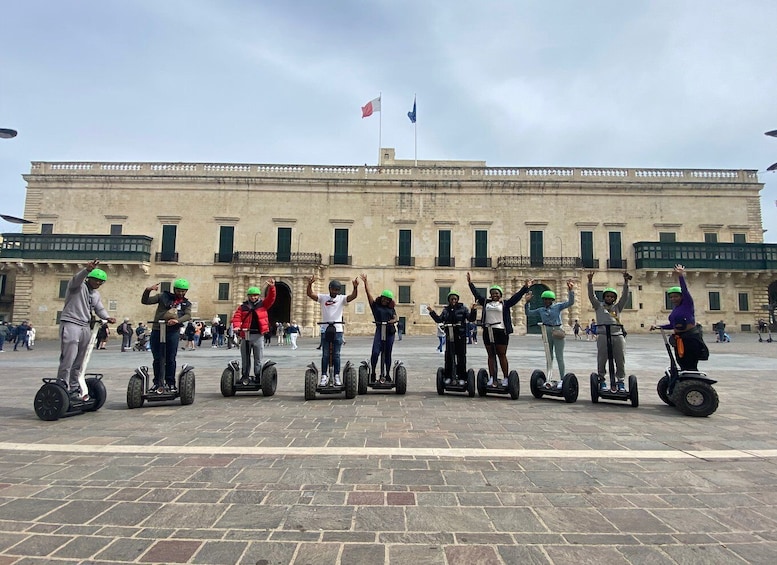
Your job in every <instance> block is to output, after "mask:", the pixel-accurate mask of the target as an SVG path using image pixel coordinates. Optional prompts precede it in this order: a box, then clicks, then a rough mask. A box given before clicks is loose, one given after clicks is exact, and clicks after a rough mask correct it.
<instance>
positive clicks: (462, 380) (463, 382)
mask: <svg viewBox="0 0 777 565" xmlns="http://www.w3.org/2000/svg"><path fill="white" fill-rule="evenodd" d="M465 384H467V381H465V380H464V379H459V386H464V385H465Z"/></svg>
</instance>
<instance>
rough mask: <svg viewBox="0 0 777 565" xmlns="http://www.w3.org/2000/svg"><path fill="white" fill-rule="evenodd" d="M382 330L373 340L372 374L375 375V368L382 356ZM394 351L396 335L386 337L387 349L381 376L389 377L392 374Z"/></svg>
mask: <svg viewBox="0 0 777 565" xmlns="http://www.w3.org/2000/svg"><path fill="white" fill-rule="evenodd" d="M380 334H381V331H380V328H378V329H377V331H376V332H375V337H374V338H373V339H372V357H370V364H371V365H372V374H373V375H375V374H376V373H375V367H376V366H377V364H378V357H379V356H380V346H381V343H382V340H381V339H380ZM392 349H394V334H391V335H386V349H385V350H384V351H383V366H382V367H381V368H380V376H388V375H390V374H391V350H392Z"/></svg>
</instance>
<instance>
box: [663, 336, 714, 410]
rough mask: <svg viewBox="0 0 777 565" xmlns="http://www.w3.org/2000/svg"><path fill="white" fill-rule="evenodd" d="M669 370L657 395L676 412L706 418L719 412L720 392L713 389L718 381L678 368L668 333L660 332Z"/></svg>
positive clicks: (698, 372)
mask: <svg viewBox="0 0 777 565" xmlns="http://www.w3.org/2000/svg"><path fill="white" fill-rule="evenodd" d="M661 337H662V338H663V340H664V346H665V347H666V352H667V354H668V355H669V367H668V368H667V369H666V371H665V372H664V376H663V377H661V378H660V379H659V380H658V384H657V385H656V392H658V397H659V398H660V399H661V400H662V401H663V402H664V403H666V404H667V405H669V406H673V407H675V408H677V409H678V410H679V411H680V412H682V413H683V414H685V415H686V416H696V417H705V416H709V415H711V414H714V413H715V411H716V410H717V409H718V404H719V399H718V392H717V391H716V390H715V388H714V387H713V386H712V385H714V384H715V383H716V382H718V381H716V380H714V379H711V378H709V377H708V376H707V373H703V372H702V371H683V370H681V369H680V367H679V366H678V364H677V360H676V359H675V356H674V353H672V347H671V345H669V338H668V337H667V333H666V331H664V330H663V329H661Z"/></svg>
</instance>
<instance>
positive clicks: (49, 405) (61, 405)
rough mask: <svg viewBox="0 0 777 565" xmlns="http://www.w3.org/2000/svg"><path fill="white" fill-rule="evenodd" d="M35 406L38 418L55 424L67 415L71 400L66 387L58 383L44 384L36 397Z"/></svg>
mask: <svg viewBox="0 0 777 565" xmlns="http://www.w3.org/2000/svg"><path fill="white" fill-rule="evenodd" d="M33 406H34V408H35V414H36V415H37V416H38V418H40V419H41V420H45V421H47V422H53V421H55V420H59V419H60V418H61V417H62V416H64V415H65V414H66V413H67V409H68V407H69V406H70V399H69V398H68V396H67V391H66V390H65V389H64V387H62V386H60V385H58V384H56V383H44V384H43V386H42V387H40V389H38V393H37V394H36V395H35V401H34V402H33Z"/></svg>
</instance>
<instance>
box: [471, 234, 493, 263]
mask: <svg viewBox="0 0 777 565" xmlns="http://www.w3.org/2000/svg"><path fill="white" fill-rule="evenodd" d="M472 266H473V267H490V266H491V265H490V257H489V256H488V231H487V230H475V262H474V265H472Z"/></svg>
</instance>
